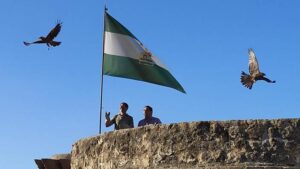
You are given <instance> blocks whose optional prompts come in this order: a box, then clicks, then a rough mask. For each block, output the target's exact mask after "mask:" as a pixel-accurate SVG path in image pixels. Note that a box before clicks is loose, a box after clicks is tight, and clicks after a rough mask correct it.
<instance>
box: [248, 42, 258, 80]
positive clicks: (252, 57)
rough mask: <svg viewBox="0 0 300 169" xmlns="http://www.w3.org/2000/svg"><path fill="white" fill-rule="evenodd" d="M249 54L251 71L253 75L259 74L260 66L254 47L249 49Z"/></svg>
mask: <svg viewBox="0 0 300 169" xmlns="http://www.w3.org/2000/svg"><path fill="white" fill-rule="evenodd" d="M248 54H249V73H250V75H251V76H252V77H254V76H255V75H257V74H259V73H260V72H259V66H258V62H257V59H256V56H255V53H254V51H253V49H252V48H250V49H249V50H248Z"/></svg>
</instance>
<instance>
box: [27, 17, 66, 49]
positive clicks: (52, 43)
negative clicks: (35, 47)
mask: <svg viewBox="0 0 300 169" xmlns="http://www.w3.org/2000/svg"><path fill="white" fill-rule="evenodd" d="M61 25H62V23H61V22H60V21H58V22H57V24H56V26H55V27H54V28H53V29H52V30H51V31H50V32H49V33H48V35H47V36H46V37H44V36H41V37H39V39H38V40H37V41H34V42H24V45H26V46H29V45H31V44H40V43H45V44H46V45H47V46H48V49H49V47H51V46H53V47H54V46H58V45H60V43H61V42H58V41H54V40H53V39H54V38H55V37H56V36H57V35H58V33H59V32H60V30H61Z"/></svg>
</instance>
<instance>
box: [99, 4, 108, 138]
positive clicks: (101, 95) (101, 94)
mask: <svg viewBox="0 0 300 169" xmlns="http://www.w3.org/2000/svg"><path fill="white" fill-rule="evenodd" d="M106 11H107V8H106V5H105V6H104V15H103V18H104V19H103V35H102V37H103V39H102V70H101V82H100V83H101V88H100V113H99V114H100V115H99V116H100V118H99V119H100V122H99V134H101V126H102V125H101V124H102V100H103V99H102V98H103V65H104V46H105V15H106V14H105V13H106Z"/></svg>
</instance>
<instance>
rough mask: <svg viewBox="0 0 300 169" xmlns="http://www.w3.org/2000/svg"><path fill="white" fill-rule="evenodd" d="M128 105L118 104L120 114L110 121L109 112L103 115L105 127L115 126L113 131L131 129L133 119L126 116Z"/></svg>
mask: <svg viewBox="0 0 300 169" xmlns="http://www.w3.org/2000/svg"><path fill="white" fill-rule="evenodd" d="M127 110H128V104H127V103H125V102H123V103H121V104H120V112H119V113H118V114H117V115H115V116H114V117H113V118H112V119H110V117H109V116H110V112H106V113H105V118H106V120H105V125H106V127H109V126H111V125H113V124H114V125H115V130H119V129H127V128H133V127H134V126H133V118H132V117H131V116H130V115H128V114H127Z"/></svg>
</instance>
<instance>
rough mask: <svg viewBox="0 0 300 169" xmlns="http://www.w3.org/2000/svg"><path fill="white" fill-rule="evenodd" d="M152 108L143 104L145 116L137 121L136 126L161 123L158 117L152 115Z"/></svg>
mask: <svg viewBox="0 0 300 169" xmlns="http://www.w3.org/2000/svg"><path fill="white" fill-rule="evenodd" d="M152 113H153V109H152V107H151V106H145V108H144V116H145V118H144V119H143V120H141V121H139V124H138V126H145V125H148V124H161V121H160V120H159V118H156V117H153V116H152Z"/></svg>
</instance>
